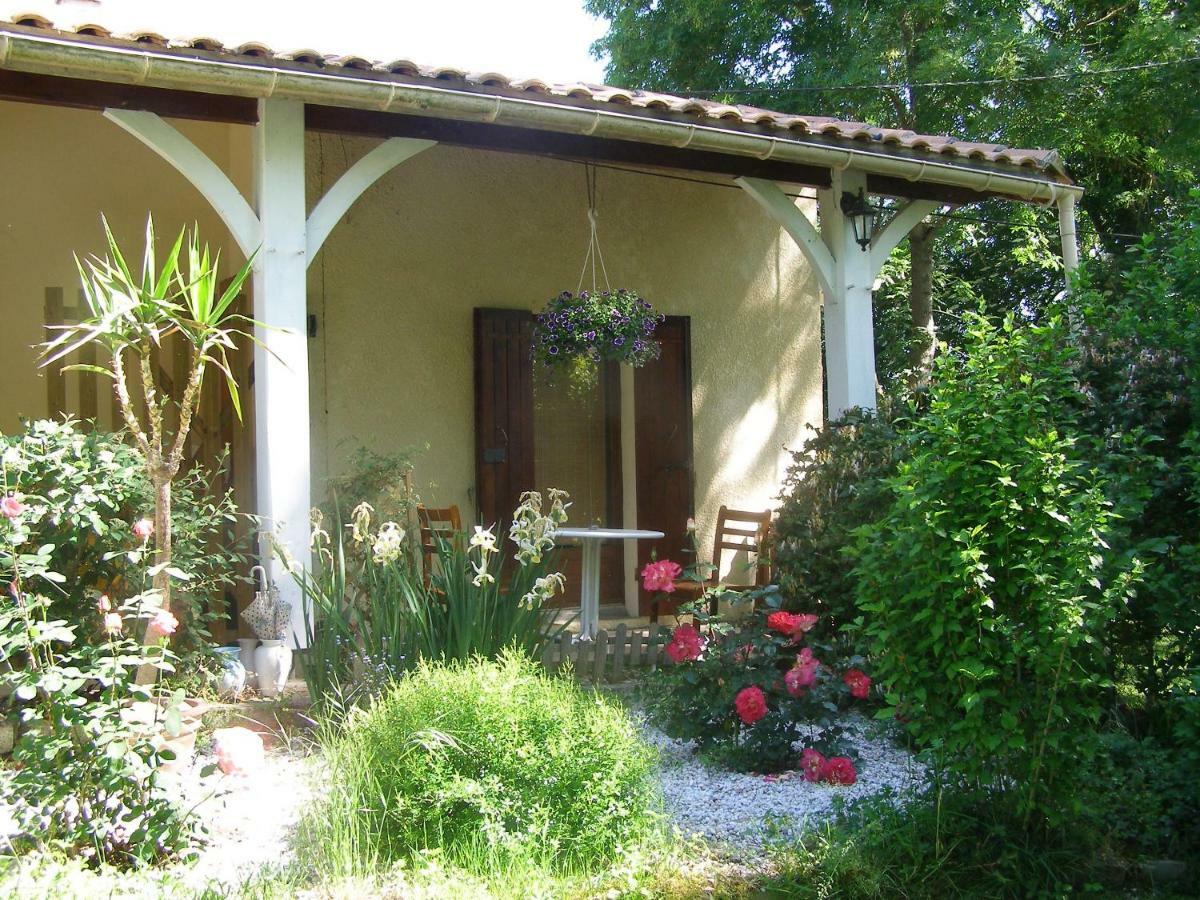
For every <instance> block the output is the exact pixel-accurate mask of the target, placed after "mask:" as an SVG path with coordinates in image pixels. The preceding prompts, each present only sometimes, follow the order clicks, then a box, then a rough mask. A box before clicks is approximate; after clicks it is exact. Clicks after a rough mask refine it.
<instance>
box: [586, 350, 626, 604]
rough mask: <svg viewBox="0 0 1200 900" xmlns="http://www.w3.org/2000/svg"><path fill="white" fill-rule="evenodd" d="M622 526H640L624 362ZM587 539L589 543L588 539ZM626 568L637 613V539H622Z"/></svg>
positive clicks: (622, 391)
mask: <svg viewBox="0 0 1200 900" xmlns="http://www.w3.org/2000/svg"><path fill="white" fill-rule="evenodd" d="M620 369H621V527H622V528H637V527H638V523H637V434H636V432H635V431H634V428H635V422H634V419H635V417H636V415H637V406H636V404H635V402H634V395H633V391H634V371H633V366H621V367H620ZM584 543H587V542H586V541H585V542H584ZM621 551H622V558H621V559H622V563H623V568H624V570H625V613H626V615H630V616H636V615H638V614H639V612H640V610H639V609H638V583H637V564H638V548H637V541H622V542H621Z"/></svg>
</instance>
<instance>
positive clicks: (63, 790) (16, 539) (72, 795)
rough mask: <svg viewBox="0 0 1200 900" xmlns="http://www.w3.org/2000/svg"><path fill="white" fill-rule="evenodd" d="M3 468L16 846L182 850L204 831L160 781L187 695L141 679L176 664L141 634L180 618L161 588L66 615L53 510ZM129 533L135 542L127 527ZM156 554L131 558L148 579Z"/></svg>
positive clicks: (0, 532) (4, 776) (1, 629)
mask: <svg viewBox="0 0 1200 900" xmlns="http://www.w3.org/2000/svg"><path fill="white" fill-rule="evenodd" d="M0 474H3V483H2V484H0V487H2V488H3V489H4V496H5V499H6V500H9V501H12V502H9V503H7V504H6V505H5V506H4V507H3V509H4V516H3V517H2V518H0V583H3V584H4V585H5V586H6V590H5V592H4V596H3V599H2V600H0V692H2V696H4V698H5V699H4V701H3V702H4V706H5V708H6V712H9V713H11V714H12V715H14V716H15V717H17V718H18V719H19V720H20V722H21V733H20V736H19V737H18V739H17V741H16V743H15V745H14V748H13V754H12V759H13V762H14V763H15V764H16V765H15V766H14V767H12V768H5V769H2V770H0V808H3V809H5V810H6V811H7V813H8V814H9V815H10V816H11V818H12V821H13V824H14V825H15V832H14V833H12V834H9V835H7V836H6V837H7V841H8V845H9V847H10V848H11V850H13V851H15V852H17V853H22V852H25V851H27V850H46V849H52V850H56V851H60V852H65V853H68V854H71V855H73V856H78V857H80V858H82V859H84V860H85V861H87V862H88V863H90V864H100V863H106V864H109V865H115V866H122V867H123V866H133V865H137V864H141V863H146V862H154V861H158V860H161V859H164V858H173V857H178V856H181V855H184V854H186V853H187V852H188V851H189V850H190V849H191V847H192V846H193V844H194V842H195V841H196V839H197V838H198V833H197V826H196V824H195V820H194V818H193V817H191V816H190V815H188V813H187V812H186V811H185V810H183V809H181V808H180V807H178V806H177V805H176V804H175V803H174V802H173V801H172V800H171V799H170V797H169V796H168V795H167V793H166V792H165V790H164V787H163V785H162V784H161V783H160V780H159V772H160V766H161V765H162V763H164V762H166V761H169V760H171V759H173V758H174V753H173V751H171V750H169V749H167V748H166V747H165V746H164V737H172V736H175V735H178V734H179V733H180V729H181V725H182V723H181V717H180V704H181V702H182V700H183V691H181V690H180V691H175V692H168V691H166V690H164V689H163V688H162V687H161V686H160V685H159V684H157V683H156V684H137V683H136V681H135V673H136V672H137V671H138V669H139V668H145V669H148V670H149V671H150V672H151V673H152V674H155V675H157V674H158V673H164V672H171V671H173V670H174V667H175V665H174V664H175V660H176V658H175V656H174V654H173V653H171V651H170V650H168V649H167V648H166V646H165V645H164V642H162V641H161V640H160V641H156V642H153V643H152V645H151V646H146V647H143V646H142V643H141V634H142V631H143V629H146V630H147V631H148V632H150V633H154V634H158V633H161V634H162V635H167V634H170V633H171V632H172V631H174V629H175V626H176V625H177V623H176V622H175V621H174V617H173V616H171V615H170V613H168V612H166V611H165V610H162V609H159V608H158V604H159V603H161V600H162V598H161V597H160V596H159V595H158V594H157V592H156V591H154V590H149V591H144V592H139V593H134V592H132V591H130V592H129V593H128V594H122V595H117V594H115V593H114V594H113V595H112V596H111V597H110V595H108V594H100V595H99V596H97V595H96V594H94V593H93V595H92V597H93V599H92V600H91V601H90V602H89V603H88V606H87V610H86V612H83V613H80V615H79V616H78V617H77V618H76V619H75V620H73V621H68V620H66V619H64V618H61V617H60V616H58V615H57V614H56V612H55V607H54V604H53V603H52V602H51V600H50V596H51V595H53V594H57V593H59V592H61V591H65V590H67V589H69V585H68V583H67V581H66V579H65V577H64V576H63V575H62V573H60V572H57V571H55V570H54V569H53V568H51V564H52V561H53V560H54V559H55V558H56V557H57V556H58V555H59V554H57V553H56V548H55V547H54V546H53V545H51V544H39V543H35V542H34V541H33V539H34V538H35V537H36V536H37V535H38V534H39V531H40V530H41V529H40V527H39V526H40V522H39V517H41V516H43V515H46V514H47V513H46V509H47V506H46V504H45V503H44V502H43V501H42V500H41V498H38V497H35V496H33V495H29V496H27V497H23V495H21V494H19V493H18V492H17V488H16V487H15V485H16V484H19V482H15V481H14V480H11V479H10V473H9V472H8V471H7V470H6V469H2V468H0ZM25 500H28V501H29V502H28V503H26V502H24V501H25ZM124 533H125V534H126V535H128V536H129V538H132V537H133V530H132V529H131V528H130V527H129V526H128V524H126V527H125V529H124ZM149 553H150V550H149V548H148V547H147V546H146V544H145V541H144V540H143V541H141V542H140V544H138V545H133V546H127V547H126V548H125V553H124V554H123V555H125V556H126V558H127V560H128V561H129V562H130V568H131V570H132V569H133V567H135V566H136V567H138V568H140V569H141V572H142V579H141V580H142V581H145V580H147V577H146V564H147V563H148V562H149V560H148V556H149ZM118 596H120V597H121V599H113V598H114V597H118Z"/></svg>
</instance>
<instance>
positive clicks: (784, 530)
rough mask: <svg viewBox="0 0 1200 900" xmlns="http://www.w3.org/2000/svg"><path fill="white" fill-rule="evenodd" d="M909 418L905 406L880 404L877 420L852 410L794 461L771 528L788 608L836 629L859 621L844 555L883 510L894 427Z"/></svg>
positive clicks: (893, 459)
mask: <svg viewBox="0 0 1200 900" xmlns="http://www.w3.org/2000/svg"><path fill="white" fill-rule="evenodd" d="M911 411H912V410H911V404H910V403H908V402H907V401H905V400H885V401H884V403H883V404H882V405H881V407H880V410H879V412H878V413H875V414H872V413H869V412H863V411H862V410H851V411H849V412H847V413H846V414H845V415H844V416H843V417H842V418H841V419H839V420H838V421H835V422H831V423H829V424H828V425H827V426H826V427H825V428H823V429H821V430H819V431H817V432H816V433H815V434H814V435H813V436H812V437H811V438H810V439H809V440H808V441H806V442H805V444H804V447H803V448H802V449H800V450H799V451H796V452H794V453H793V454H792V464H791V466H790V467H789V468H788V471H787V476H786V478H785V480H784V484H783V492H782V500H783V503H782V504H781V505H780V507H779V514H778V517H777V518H776V520H775V523H774V525H773V535H774V538H775V546H774V562H775V571H776V579H777V580H778V583H779V587H780V591H781V592H782V594H783V596H784V597H785V598H786V599H785V604H786V606H787V607H788V608H789V609H797V610H800V609H802V610H805V611H808V612H815V613H817V614H819V615H820V616H821V617H822V618H823V619H824V620H825V622H826V624H827V625H828V626H830V627H832V628H834V629H837V628H840V627H841V626H842V625H844V624H846V623H847V622H850V621H853V619H854V618H855V616H856V615H857V609H856V607H855V605H854V579H853V578H851V577H850V569H849V567H848V566H847V565H846V559H845V555H844V552H843V551H844V550H845V548H846V547H847V546H848V545H849V544H850V543H852V542H853V535H852V532H853V531H854V529H855V528H858V527H859V526H861V525H866V524H868V523H870V522H873V521H875V519H876V518H877V517H878V516H879V515H881V514H882V512H883V511H884V510H885V509H886V507H887V505H888V502H889V500H890V497H891V495H890V492H889V491H888V489H887V486H886V484H885V483H884V479H885V478H887V477H888V476H890V475H892V474H893V473H894V472H895V470H896V463H897V461H898V459H899V456H900V454H901V453H902V449H903V445H902V442H901V439H900V435H899V432H898V426H899V425H900V424H901V420H902V417H903V416H906V415H908V414H910V413H911Z"/></svg>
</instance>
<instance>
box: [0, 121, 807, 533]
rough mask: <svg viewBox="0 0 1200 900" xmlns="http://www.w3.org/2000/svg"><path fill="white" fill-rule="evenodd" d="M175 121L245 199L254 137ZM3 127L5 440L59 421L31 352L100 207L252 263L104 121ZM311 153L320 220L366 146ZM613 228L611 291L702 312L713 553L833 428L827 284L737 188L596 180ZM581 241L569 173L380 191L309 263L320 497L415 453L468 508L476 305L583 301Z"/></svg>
mask: <svg viewBox="0 0 1200 900" xmlns="http://www.w3.org/2000/svg"><path fill="white" fill-rule="evenodd" d="M176 124H177V125H178V127H180V129H181V130H183V131H184V132H185V133H187V134H188V135H189V136H190V137H192V138H193V139H194V140H195V141H196V142H197V143H198V144H199V145H200V146H201V147H202V148H203V149H204V150H205V151H206V152H207V153H209V155H210V156H211V157H212V158H213V159H214V160H215V161H216V162H217V163H218V164H219V165H221V166H222V167H223V168H225V169H226V171H228V172H231V173H233V174H234V176H235V180H236V181H237V182H238V183H239V184H241V185H242V186H243V187H244V186H245V182H246V175H247V160H248V146H249V137H250V135H249V130H248V129H245V128H238V127H230V126H221V125H215V124H200V123H191V122H188V123H176ZM0 134H2V135H3V136H4V137H3V140H0V166H2V169H0V171H4V172H5V173H6V175H7V176H8V177H7V179H6V181H7V186H6V189H5V192H4V195H3V199H2V200H0V322H2V323H3V325H2V327H0V356H2V358H3V360H4V367H3V373H4V374H3V376H2V381H0V428H2V429H4V430H11V429H13V428H15V427H16V425H17V420H18V416H19V415H26V416H37V415H42V414H44V412H45V402H46V401H45V397H46V391H45V385H44V381H43V380H42V379H41V377H40V376H39V374H38V373H37V371H36V370H35V365H34V354H33V352H32V350H31V349H30V347H31V345H33V344H35V343H36V342H37V341H38V340H40V339H41V327H42V306H43V296H44V290H45V288H46V287H47V286H53V285H59V286H63V287H65V288H66V289H67V291H66V295H67V297H68V300H70V298H72V297H73V296H74V289H75V285H76V277H75V272H74V264H73V262H72V259H71V253H72V251H81V252H91V251H96V250H99V249H100V248H101V232H100V229H99V222H98V214H99V212H100V211H101V210H103V211H105V212H107V213H108V215H109V217H110V219H111V220H112V221H113V224H114V226H115V228H116V230H117V232H118V234H119V235H120V236H121V237H122V238H123V239H124V240H128V241H134V242H136V241H137V237H138V235H139V234H140V231H141V228H142V226H143V223H144V217H145V213H146V211H147V210H148V209H149V210H153V212H154V214H155V218H156V222H157V223H158V226H159V230H160V232H161V233H163V234H167V233H173V232H174V231H175V230H176V229H178V228H179V227H180V226H181V225H182V224H184V223H190V222H191V221H193V220H195V221H197V222H198V223H199V225H200V228H201V230H202V232H203V233H204V234H205V235H206V236H208V237H209V238H210V239H211V240H212V241H214V242H215V243H219V244H223V245H224V246H225V247H227V248H228V249H227V255H228V257H229V262H230V264H231V265H236V264H237V263H239V262H240V258H239V256H238V254H237V251H236V249H234V248H233V244H232V241H230V240H229V238H228V235H227V234H226V232H225V230H224V228H223V227H222V226H221V225H220V223H219V221H218V220H217V219H216V217H215V215H214V214H213V213H212V212H211V210H210V209H209V208H208V206H207V205H206V204H205V203H204V201H203V200H202V198H200V196H199V194H198V193H197V192H196V191H195V190H194V189H193V188H192V187H191V186H190V185H189V184H188V183H187V182H186V181H185V180H184V179H183V178H182V176H180V175H178V174H177V173H176V172H174V171H173V170H172V169H171V168H170V167H169V166H168V165H167V164H166V163H164V162H162V161H161V160H160V159H159V158H158V157H157V156H155V155H154V154H153V153H152V152H151V151H149V150H148V149H146V148H144V147H143V146H142V145H141V144H140V143H138V142H137V141H135V140H134V139H133V138H132V137H130V136H129V135H127V134H125V133H124V132H123V131H121V130H120V129H119V128H117V127H116V126H115V125H112V124H110V123H108V122H106V121H105V120H103V119H102V118H101V117H100V115H99V114H97V113H90V112H80V111H73V110H59V109H50V108H44V107H36V106H25V105H19V104H2V103H0ZM309 141H310V143H309V158H308V163H309V176H310V177H309V183H310V206H311V204H312V203H313V202H315V198H316V197H317V192H318V190H320V189H322V188H327V187H328V186H329V185H330V184H332V183H333V181H334V180H335V179H336V178H337V176H338V175H339V174H340V173H341V172H342V171H343V170H344V169H345V168H346V166H347V165H348V164H349V163H350V162H353V161H354V160H355V159H357V158H358V157H359V156H360V155H361V154H362V153H363V152H365V150H366V149H368V148H369V147H370V146H371V142H369V141H364V140H358V139H351V138H341V137H338V136H331V135H324V136H317V135H311V136H310V139H309ZM599 222H600V237H601V243H602V247H603V250H604V256H605V260H606V262H607V265H608V272H609V274H610V276H611V278H612V279H613V283H614V286H617V285H621V286H629V287H634V288H636V289H638V290H639V291H640V292H641V293H642V294H643V295H644V296H645V297H646V298H647V299H649V300H650V301H651V302H652V303H654V304H655V306H656V307H657V308H658V309H659V310H661V311H663V312H666V313H669V314H678V315H687V316H690V317H691V327H692V367H693V369H692V371H693V383H694V391H693V413H694V433H695V459H696V506H697V511H698V515H699V518H700V520H701V526H702V537H704V539H705V540H707V537H705V536H704V533H703V529H705V527H706V526H707V527H711V524H712V519H713V518H714V517H715V514H716V509H717V507H718V506H719V505H720V504H721V503H727V504H729V505H731V506H742V507H746V508H752V509H753V508H762V507H764V506H767V505H771V504H772V503H773V499H774V497H775V495H776V494H777V492H778V489H779V484H780V481H781V478H782V476H783V471H784V468H785V466H786V462H787V457H786V455H785V454H784V453H783V447H784V446H792V447H795V446H798V445H799V444H800V443H801V442H802V441H803V439H804V437H805V431H806V425H807V424H808V423H814V424H816V423H819V422H820V420H821V373H820V342H819V321H820V317H819V305H818V301H817V292H816V285H815V282H814V280H813V279H812V278H811V276H810V274H809V272H808V269H807V266H806V264H805V262H804V261H803V258H802V257H801V255H800V253H799V251H798V250H797V249H796V248H795V247H794V245H793V244H792V243H791V242H790V241H789V240H787V239H786V238H784V237H783V236H782V235H781V232H780V231H779V229H778V228H777V227H776V226H775V225H774V224H772V223H771V222H770V221H768V220H767V218H766V217H765V216H764V215H763V214H762V213H761V211H760V210H759V209H758V207H757V206H755V205H754V204H753V203H752V202H751V201H750V199H749V198H747V197H745V196H744V195H743V194H742V192H741V191H738V190H736V189H732V188H726V187H710V186H704V185H697V184H692V183H688V182H685V181H680V180H674V179H667V178H659V177H651V176H647V175H635V174H628V173H622V172H615V171H612V170H601V171H600V173H599ZM586 241H587V221H586V216H585V193H584V174H583V168H582V166H580V165H578V164H574V163H568V162H562V161H556V160H551V159H543V158H535V157H528V156H517V155H508V154H500V153H485V152H480V151H471V150H465V149H458V148H451V147H435V148H433V149H431V150H428V151H426V152H425V153H422V154H420V155H419V156H417V157H415V158H414V159H412V160H410V161H409V162H407V163H405V164H403V165H402V166H401V167H399V168H398V169H396V170H394V171H393V172H391V173H390V174H389V175H387V176H385V177H384V178H383V179H382V180H381V182H380V183H379V184H377V185H376V186H374V187H373V188H372V189H371V190H370V191H368V193H367V194H366V195H365V196H364V197H363V198H362V200H360V201H359V203H357V204H356V205H355V206H354V207H353V208H352V209H351V211H350V212H349V214H348V215H347V217H346V218H345V219H344V220H343V221H342V222H341V223H340V224H339V225H338V226H337V228H335V230H334V231H333V233H332V234H331V236H330V237H329V239H328V241H327V242H326V244H325V246H324V248H323V249H322V251H321V253H320V254H319V255H318V257H317V258H316V259H315V260H314V261H313V263H312V265H311V267H310V269H309V307H310V311H311V312H313V313H315V314H316V315H317V316H318V320H319V331H318V335H317V337H316V338H315V339H314V340H312V341H311V342H310V349H311V357H310V360H311V392H312V393H311V402H312V425H313V464H314V475H315V476H316V478H317V479H318V480H317V482H316V487H317V490H319V489H320V483H321V481H322V480H323V477H324V475H325V473H327V472H328V471H330V470H338V469H339V468H340V467H341V466H342V465H343V463H344V461H345V458H346V456H347V455H348V454H349V452H350V451H351V450H352V449H353V447H354V446H355V445H356V444H359V443H362V444H365V445H367V446H369V447H372V448H374V449H376V450H388V449H392V448H396V447H402V446H408V445H417V446H421V447H426V448H427V449H425V450H424V451H423V452H422V453H421V455H420V457H419V460H418V469H417V480H418V485H419V487H420V489H421V491H422V493H423V494H424V495H425V496H426V498H427V499H428V500H429V501H430V502H435V503H437V504H444V503H457V504H459V505H460V506H461V507H462V508H463V509H464V510H470V509H473V503H472V502H471V499H470V497H469V494H468V492H469V490H470V489H471V487H472V483H473V481H474V459H473V454H474V437H473V380H472V333H471V329H472V319H471V316H472V310H473V309H474V308H475V307H477V306H497V307H512V308H524V309H536V308H540V306H541V305H542V304H543V303H544V302H545V300H546V299H547V298H549V297H550V296H551V295H553V294H555V293H557V292H559V291H561V290H563V289H572V290H573V289H574V288H575V286H576V284H577V282H578V280H579V270H580V265H581V262H582V258H583V253H584V250H585V247H586ZM136 245H137V244H136V243H135V244H134V246H136ZM69 399H70V397H69ZM101 410H102V413H101V417H102V420H104V419H105V418H106V416H105V412H106V410H107V405H106V404H105V403H101Z"/></svg>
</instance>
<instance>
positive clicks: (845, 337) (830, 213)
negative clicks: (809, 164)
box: [818, 169, 875, 419]
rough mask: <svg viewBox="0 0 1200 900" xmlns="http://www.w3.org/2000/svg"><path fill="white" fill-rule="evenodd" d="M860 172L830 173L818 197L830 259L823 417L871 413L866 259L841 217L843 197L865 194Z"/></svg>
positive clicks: (872, 370)
mask: <svg viewBox="0 0 1200 900" xmlns="http://www.w3.org/2000/svg"><path fill="white" fill-rule="evenodd" d="M866 185H867V178H866V175H865V173H863V172H860V171H855V170H852V169H847V170H845V171H839V170H837V169H835V170H834V171H833V184H832V185H831V186H830V188H829V190H822V191H819V192H818V198H819V208H820V213H819V215H820V221H821V237H822V238H823V240H824V241H825V244H826V246H827V247H828V248H829V252H830V255H831V256H832V257H833V277H832V278H831V279H830V280H831V281H832V284H831V285H830V287H831V288H832V290H831V291H830V292H829V293H828V294H827V295H826V297H825V379H826V384H827V386H828V391H829V406H828V416H829V418H830V419H836V418H838V417H839V416H841V415H842V413H844V412H845V411H846V410H848V409H851V408H852V407H856V406H858V407H862V408H863V409H874V408H875V335H874V328H873V325H872V322H871V287H872V284H873V282H874V273H873V272H872V270H871V254H870V253H869V252H867V251H864V250H863V248H862V247H860V246H859V245H858V243H857V242H856V241H855V240H854V229H853V227H852V225H851V222H850V221H849V220H848V219H847V218H846V217H845V216H844V215H843V214H842V208H841V198H842V195H843V193H846V194H851V195H857V194H858V192H859V190H860V189H862V190H864V191H865V189H866Z"/></svg>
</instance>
